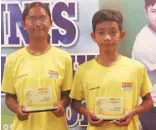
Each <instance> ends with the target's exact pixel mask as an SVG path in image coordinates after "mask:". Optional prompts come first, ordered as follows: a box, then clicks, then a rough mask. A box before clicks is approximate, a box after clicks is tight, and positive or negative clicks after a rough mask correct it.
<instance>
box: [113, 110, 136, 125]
mask: <svg viewBox="0 0 156 130" xmlns="http://www.w3.org/2000/svg"><path fill="white" fill-rule="evenodd" d="M134 113H135V111H134V110H133V109H132V110H129V111H127V112H126V113H125V114H124V116H123V117H122V118H120V119H119V120H113V121H111V122H112V123H114V124H115V125H118V126H128V125H129V123H130V122H131V120H132V118H133V116H134V115H135V114H134Z"/></svg>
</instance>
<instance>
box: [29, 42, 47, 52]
mask: <svg viewBox="0 0 156 130" xmlns="http://www.w3.org/2000/svg"><path fill="white" fill-rule="evenodd" d="M48 46H49V44H48V42H47V39H46V40H41V39H39V40H30V43H29V48H30V49H31V50H33V51H36V52H42V51H45V50H46V49H47V47H48Z"/></svg>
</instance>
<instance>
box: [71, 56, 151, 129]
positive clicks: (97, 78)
mask: <svg viewBox="0 0 156 130" xmlns="http://www.w3.org/2000/svg"><path fill="white" fill-rule="evenodd" d="M151 88H152V86H151V83H150V81H149V78H148V76H147V73H146V70H145V67H144V66H143V65H142V64H141V63H139V62H137V61H134V60H132V59H129V58H127V57H124V56H121V59H120V60H119V61H118V62H117V63H116V64H114V65H113V66H111V67H104V66H102V65H100V64H98V63H97V61H96V60H95V59H93V60H91V61H89V62H86V63H84V64H82V65H80V66H79V67H78V68H77V70H76V73H75V76H74V80H73V85H72V90H71V93H70V97H71V98H72V99H76V100H83V99H84V100H85V102H86V107H87V109H88V110H89V111H90V112H92V113H95V105H96V104H95V100H96V99H97V98H98V97H102V98H103V97H114V98H117V97H122V98H123V113H125V112H126V111H128V110H130V109H133V108H135V107H137V106H138V103H139V97H143V96H145V95H146V94H147V93H149V92H150V91H151ZM105 107H106V106H105ZM138 129H139V120H138V116H134V117H133V119H132V120H131V122H130V124H129V126H122V127H119V126H116V125H115V124H113V123H111V122H110V121H105V122H104V124H103V125H102V126H101V127H94V126H91V125H90V124H89V125H88V128H87V130H138Z"/></svg>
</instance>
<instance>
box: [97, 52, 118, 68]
mask: <svg viewBox="0 0 156 130" xmlns="http://www.w3.org/2000/svg"><path fill="white" fill-rule="evenodd" d="M119 59H120V55H119V54H118V52H117V51H115V52H104V51H103V52H101V51H100V54H99V55H98V56H97V58H96V61H97V62H98V63H99V64H101V65H102V66H106V67H109V66H112V65H114V64H115V63H116V62H117V61H118V60H119Z"/></svg>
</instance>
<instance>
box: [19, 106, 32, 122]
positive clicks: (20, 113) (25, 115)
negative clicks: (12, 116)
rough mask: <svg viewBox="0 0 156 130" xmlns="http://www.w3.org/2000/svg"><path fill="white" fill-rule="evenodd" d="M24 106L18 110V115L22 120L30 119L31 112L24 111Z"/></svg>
mask: <svg viewBox="0 0 156 130" xmlns="http://www.w3.org/2000/svg"><path fill="white" fill-rule="evenodd" d="M23 108H24V106H19V107H18V109H17V111H16V116H17V118H18V119H19V120H20V121H24V120H27V119H28V116H29V113H23V112H22V109H23Z"/></svg>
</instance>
